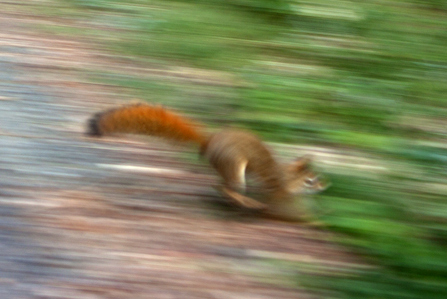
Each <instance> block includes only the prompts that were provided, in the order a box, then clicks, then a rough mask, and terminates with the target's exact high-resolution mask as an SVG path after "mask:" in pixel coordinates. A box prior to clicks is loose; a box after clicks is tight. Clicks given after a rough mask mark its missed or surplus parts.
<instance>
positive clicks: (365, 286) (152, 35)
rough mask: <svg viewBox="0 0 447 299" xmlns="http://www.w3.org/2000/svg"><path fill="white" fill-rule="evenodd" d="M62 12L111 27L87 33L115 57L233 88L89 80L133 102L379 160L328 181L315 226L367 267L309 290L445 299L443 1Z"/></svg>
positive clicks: (236, 2) (96, 3)
mask: <svg viewBox="0 0 447 299" xmlns="http://www.w3.org/2000/svg"><path fill="white" fill-rule="evenodd" d="M61 3H64V5H67V3H68V7H64V9H65V10H64V12H67V11H69V12H70V13H67V15H66V16H67V18H74V17H73V16H75V18H76V19H82V22H81V24H82V26H83V28H85V27H89V28H90V27H92V28H96V27H95V26H97V24H101V26H103V27H104V28H106V29H105V30H104V32H103V33H102V34H101V33H100V31H101V30H100V29H98V28H97V29H96V30H86V31H85V32H84V34H89V35H90V37H93V38H94V39H95V41H97V42H98V43H102V44H103V45H105V46H107V48H108V49H109V51H111V52H112V53H114V54H117V55H123V56H127V57H130V58H132V59H134V61H136V63H141V64H145V65H148V64H149V65H152V64H156V65H157V66H159V65H163V66H165V67H166V68H167V69H174V70H178V68H183V67H187V68H188V70H190V71H191V73H189V75H190V76H192V77H194V76H196V74H195V73H194V70H196V69H197V68H199V69H202V70H203V69H206V70H213V71H217V72H219V73H220V74H225V77H226V78H231V79H230V80H227V81H225V83H224V84H223V83H222V84H221V85H219V84H215V83H213V84H212V83H203V82H201V83H197V80H196V81H194V80H191V81H187V80H186V81H181V80H177V81H175V80H166V79H164V78H159V79H154V76H152V77H151V76H148V77H139V78H137V77H132V76H114V74H106V75H104V74H95V75H94V76H93V77H94V78H95V80H99V81H101V82H106V83H108V84H112V85H115V86H119V87H121V88H122V90H123V91H125V92H127V93H129V94H130V95H129V97H131V95H133V96H136V97H138V98H140V99H143V100H147V101H151V102H162V103H164V104H169V105H171V106H175V107H180V108H181V109H183V110H185V111H189V112H194V113H196V114H197V115H198V116H199V117H201V118H203V119H207V120H208V122H210V121H211V123H212V124H216V125H219V126H221V125H222V123H225V124H226V123H231V124H234V123H236V124H237V125H239V126H242V127H248V128H250V129H253V130H255V131H257V132H259V133H260V134H262V135H264V136H266V137H267V138H268V139H270V140H281V141H293V142H295V143H298V142H305V143H320V144H321V143H323V144H326V145H333V146H337V147H339V148H347V147H349V148H354V149H356V150H360V151H367V152H368V153H369V154H371V153H373V154H375V155H376V157H381V159H382V161H381V162H382V164H384V165H386V166H387V167H388V169H387V170H386V174H385V173H373V174H372V173H371V172H370V171H367V170H366V171H363V172H361V171H359V170H356V172H355V173H356V174H354V172H353V171H351V169H348V170H349V171H350V172H351V173H352V174H351V175H350V176H343V175H340V174H334V175H330V180H331V181H332V187H331V188H330V189H329V190H328V191H327V192H326V193H325V195H324V196H322V206H324V207H325V208H327V209H328V210H331V211H332V212H331V213H329V214H327V215H326V216H324V217H322V220H324V221H325V222H326V223H328V224H329V225H330V228H331V229H333V230H335V231H338V232H340V233H341V236H340V242H342V243H344V244H345V245H347V246H350V248H352V249H353V250H354V251H355V252H356V253H357V254H359V255H360V256H361V257H362V258H363V259H364V260H366V262H368V263H370V264H372V265H373V266H374V268H373V269H369V270H362V271H353V272H349V273H341V274H340V275H331V276H330V275H327V276H319V277H318V279H315V278H312V279H311V280H310V281H309V282H308V284H307V285H308V286H309V287H313V288H315V289H316V290H318V291H323V292H324V291H327V294H329V297H341V298H421V299H422V298H424V299H425V298H445V297H447V291H446V290H447V287H446V286H447V281H446V278H445V277H447V273H446V272H447V270H446V269H447V255H446V254H445V252H446V251H447V225H446V223H447V221H446V219H447V204H446V202H445V198H446V197H447V190H446V188H445V186H446V185H447V184H446V183H447V171H446V169H447V155H446V151H445V143H446V131H445V128H446V125H447V123H446V120H445V115H446V114H447V98H446V94H447V51H446V50H445V49H446V46H447V30H446V28H447V18H446V14H447V11H446V10H447V7H446V2H445V1H436V0H430V1H416V0H415V1H410V0H403V1H397V0H392V1H329V0H321V1H292V0H291V1H286V0H282V1H281V0H228V1H223V0H209V1H204V0H200V1H191V0H178V1H161V0H153V1H148V0H128V1H118V0H108V1H105V0H91V1H84V0H69V1H61ZM64 30H66V29H64ZM64 32H66V31H64ZM185 77H188V73H187V72H186V74H185ZM205 79H206V78H205ZM198 81H200V80H198ZM202 81H206V80H202ZM228 81H229V82H232V83H231V84H229V83H228ZM199 112H202V115H200V113H199ZM208 115H211V117H210V116H208ZM378 159H380V158H378ZM361 167H362V165H358V168H361ZM339 170H340V169H339ZM345 171H346V169H345ZM366 175H368V176H369V177H371V176H372V177H374V178H375V179H370V178H369V179H364V178H362V177H365V176H366Z"/></svg>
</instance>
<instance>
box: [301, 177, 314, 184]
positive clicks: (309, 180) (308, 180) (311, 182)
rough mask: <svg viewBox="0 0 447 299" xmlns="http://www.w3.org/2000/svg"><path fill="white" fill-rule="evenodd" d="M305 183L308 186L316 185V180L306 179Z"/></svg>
mask: <svg viewBox="0 0 447 299" xmlns="http://www.w3.org/2000/svg"><path fill="white" fill-rule="evenodd" d="M304 182H305V183H306V185H313V184H314V183H315V178H306V180H305V181H304Z"/></svg>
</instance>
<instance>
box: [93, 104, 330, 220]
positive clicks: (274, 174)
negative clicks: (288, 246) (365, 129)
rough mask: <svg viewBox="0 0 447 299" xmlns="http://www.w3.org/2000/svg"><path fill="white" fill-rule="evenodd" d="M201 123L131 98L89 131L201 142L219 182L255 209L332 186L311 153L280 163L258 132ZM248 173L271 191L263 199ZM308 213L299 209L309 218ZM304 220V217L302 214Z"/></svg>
mask: <svg viewBox="0 0 447 299" xmlns="http://www.w3.org/2000/svg"><path fill="white" fill-rule="evenodd" d="M200 127H201V125H198V124H196V123H195V122H193V121H192V120H190V119H188V118H186V117H183V116H181V115H178V114H176V113H174V112H172V111H171V110H168V109H165V108H163V107H161V106H153V105H148V104H131V105H125V106H122V107H118V108H112V109H110V110H106V111H103V112H99V113H97V114H95V115H94V116H93V117H92V118H91V119H89V121H88V128H87V132H86V134H87V135H88V136H91V137H100V136H103V135H108V134H113V133H130V134H144V135H151V136H158V137H163V138H165V139H171V140H175V141H181V142H190V143H195V144H197V145H198V146H199V149H200V155H201V156H204V157H205V158H206V159H207V160H208V161H209V163H210V164H211V165H212V166H213V167H214V169H215V170H216V171H217V172H218V173H219V174H220V176H221V177H222V179H223V184H222V185H221V186H219V187H216V189H217V190H218V191H220V192H221V193H222V194H223V195H224V196H225V197H226V198H227V199H228V200H230V202H232V203H233V204H235V205H237V206H239V207H243V208H246V209H250V210H264V211H270V212H272V213H273V214H278V213H283V212H287V210H289V208H290V204H291V202H292V201H293V195H294V194H302V193H308V192H318V191H322V190H324V189H325V188H326V185H325V183H324V182H323V181H322V180H320V179H319V176H317V175H316V174H315V173H314V172H313V171H312V170H311V167H310V163H311V159H310V157H308V156H304V157H301V158H298V159H297V160H295V161H293V162H291V163H290V164H288V165H280V164H279V163H278V162H276V161H275V159H274V158H273V156H272V153H271V152H270V150H269V149H268V147H267V146H266V145H265V144H264V143H263V142H262V141H261V140H260V139H259V138H258V137H256V136H255V135H254V134H253V133H251V132H247V131H244V130H235V129H226V130H222V131H220V132H217V133H214V134H209V135H208V134H206V133H203V132H202V131H201V129H200ZM246 174H249V175H254V177H255V178H256V179H257V180H258V181H259V182H260V184H261V186H262V187H263V189H264V191H265V193H266V199H265V200H266V201H265V203H264V202H260V201H258V200H255V199H253V198H251V197H248V196H246V195H245V188H246V182H245V177H246ZM307 216H308V215H306V213H304V215H299V216H298V217H299V218H306V217H307ZM302 220H303V219H302Z"/></svg>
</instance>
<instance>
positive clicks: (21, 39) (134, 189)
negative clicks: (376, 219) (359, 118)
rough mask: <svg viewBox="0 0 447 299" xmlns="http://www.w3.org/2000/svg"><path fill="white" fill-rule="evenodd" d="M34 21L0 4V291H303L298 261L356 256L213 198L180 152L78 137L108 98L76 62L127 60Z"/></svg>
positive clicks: (20, 294)
mask: <svg viewBox="0 0 447 299" xmlns="http://www.w3.org/2000/svg"><path fill="white" fill-rule="evenodd" d="M1 5H3V4H1ZM43 21H45V20H37V19H35V18H33V16H32V15H16V14H14V13H13V12H11V10H8V11H3V12H0V28H2V30H1V31H0V144H1V146H0V216H1V217H0V228H1V229H0V298H83V299H88V298H313V297H314V295H312V294H309V293H307V292H305V291H304V290H303V289H302V288H300V287H299V286H298V285H297V284H296V282H297V281H298V279H297V278H298V276H299V275H301V274H300V273H301V270H302V269H301V268H300V265H303V267H304V266H305V265H307V267H309V265H313V266H315V267H316V268H318V267H325V266H327V267H328V268H333V267H336V268H337V267H344V266H347V265H349V264H351V263H355V259H354V258H353V257H352V256H351V255H350V254H349V252H346V251H345V250H343V249H341V248H340V247H338V246H336V245H334V244H333V243H332V242H331V235H330V233H328V232H325V231H324V230H319V229H313V228H308V227H305V226H303V225H300V224H294V223H287V222H281V221H274V220H268V219H264V218H262V217H258V216H256V215H247V214H245V213H244V212H242V211H239V210H237V209H234V208H231V207H229V206H227V205H225V204H224V203H223V200H222V199H221V198H220V196H219V195H218V194H216V193H215V192H214V190H213V189H212V188H211V187H210V186H211V185H212V184H214V183H215V182H216V180H217V177H216V176H215V175H214V174H213V173H212V171H210V170H209V169H208V168H207V167H205V166H204V165H203V166H201V164H199V166H197V165H196V166H191V165H190V164H191V163H190V162H187V161H183V160H182V159H180V158H179V156H178V153H177V152H178V151H179V150H180V149H179V148H175V147H172V146H169V145H166V144H159V143H152V142H140V141H135V139H133V141H124V140H123V141H118V140H116V139H101V140H91V139H88V138H85V137H84V136H83V134H82V133H83V130H84V124H85V121H86V119H87V118H88V117H89V116H90V115H91V114H92V113H94V112H95V111H98V110H101V109H103V108H105V107H109V106H111V105H113V104H116V103H117V102H119V101H118V100H117V99H118V98H119V94H117V92H116V90H113V89H112V88H111V87H108V86H101V85H96V84H91V83H88V82H87V81H86V80H84V79H83V76H82V74H83V70H86V69H88V68H91V67H92V66H95V67H97V68H101V67H107V66H110V64H111V63H112V64H113V67H114V68H120V67H123V68H125V67H126V65H125V63H122V62H121V63H122V64H121V65H120V62H118V61H111V60H110V59H109V58H105V57H102V56H101V55H98V53H96V52H95V51H93V50H92V48H91V47H89V45H88V44H86V43H82V42H79V41H76V40H70V39H68V38H63V39H62V38H60V37H54V36H46V35H43V34H42V33H38V32H34V30H31V28H32V27H33V25H34V24H37V23H38V22H43ZM127 71H128V69H127ZM313 266H312V267H313Z"/></svg>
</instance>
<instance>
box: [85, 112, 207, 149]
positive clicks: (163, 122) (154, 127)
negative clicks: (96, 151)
mask: <svg viewBox="0 0 447 299" xmlns="http://www.w3.org/2000/svg"><path fill="white" fill-rule="evenodd" d="M111 133H131V134H144V135H151V136H159V137H164V138H168V139H172V140H176V141H184V142H195V143H198V144H200V145H203V144H204V142H205V140H206V136H205V135H203V134H202V133H200V131H199V129H198V127H197V125H195V124H194V123H193V122H192V121H190V120H188V119H187V118H185V117H182V116H180V115H177V114H175V113H173V112H171V111H169V110H166V109H164V108H163V107H161V106H150V105H146V104H134V105H128V106H124V107H120V108H115V109H111V110H108V111H104V112H100V113H97V114H96V115H95V116H94V117H93V118H91V119H90V120H89V123H88V131H87V134H88V135H90V136H102V135H106V134H111Z"/></svg>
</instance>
